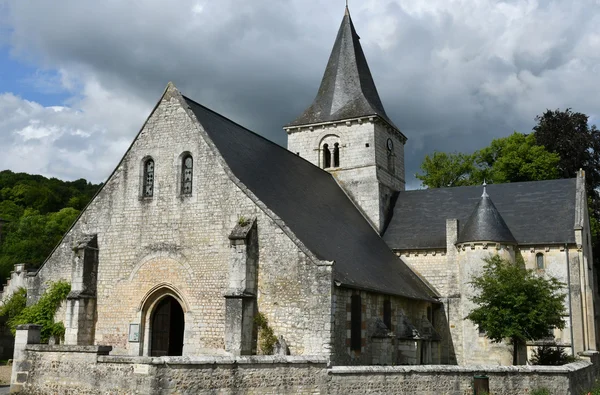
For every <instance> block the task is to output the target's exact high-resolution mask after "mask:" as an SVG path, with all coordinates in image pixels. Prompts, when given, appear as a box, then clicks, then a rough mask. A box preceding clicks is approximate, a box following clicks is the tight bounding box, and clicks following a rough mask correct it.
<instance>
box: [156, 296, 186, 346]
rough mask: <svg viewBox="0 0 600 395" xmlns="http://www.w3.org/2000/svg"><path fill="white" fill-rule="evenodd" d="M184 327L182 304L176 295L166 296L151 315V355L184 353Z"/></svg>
mask: <svg viewBox="0 0 600 395" xmlns="http://www.w3.org/2000/svg"><path fill="white" fill-rule="evenodd" d="M184 328H185V319H184V315H183V309H182V308H181V305H180V304H179V302H178V301H177V300H176V299H175V298H174V297H172V296H165V297H164V298H163V299H161V300H160V302H158V304H157V305H156V307H155V308H154V311H153V312H152V315H151V317H150V355H151V356H153V357H161V356H165V355H170V356H177V355H182V351H183V331H184Z"/></svg>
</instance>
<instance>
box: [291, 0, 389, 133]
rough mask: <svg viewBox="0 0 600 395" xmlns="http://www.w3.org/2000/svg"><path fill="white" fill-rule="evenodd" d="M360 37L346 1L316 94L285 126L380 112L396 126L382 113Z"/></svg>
mask: <svg viewBox="0 0 600 395" xmlns="http://www.w3.org/2000/svg"><path fill="white" fill-rule="evenodd" d="M359 40H360V37H359V36H358V34H357V33H356V30H355V29H354V24H353V23H352V18H350V11H349V10H348V5H346V10H345V14H344V18H343V19H342V24H341V25H340V29H339V31H338V34H337V38H336V40H335V44H334V45H333V50H332V51H331V55H330V57H329V62H328V63H327V68H326V69H325V74H324V75H323V79H322V81H321V86H320V88H319V92H318V93H317V97H316V98H315V100H314V102H313V103H312V105H311V106H310V107H309V108H308V109H306V111H304V113H303V114H302V115H301V116H299V117H298V118H297V119H296V120H295V121H293V122H292V123H290V124H289V125H287V126H299V125H310V124H315V123H323V122H331V121H338V120H343V119H350V118H358V117H362V116H369V115H379V116H380V117H381V118H383V119H384V120H385V121H386V122H388V123H389V124H390V125H392V126H394V127H395V128H396V126H395V125H394V124H393V123H392V122H391V121H390V119H389V118H388V116H387V114H386V113H385V110H384V108H383V104H382V103H381V99H380V98H379V94H378V93H377V88H376V87H375V82H374V81H373V77H372V76H371V71H370V70H369V65H368V64H367V59H366V58H365V54H364V53H363V50H362V47H361V45H360V42H359ZM396 129H397V128H396Z"/></svg>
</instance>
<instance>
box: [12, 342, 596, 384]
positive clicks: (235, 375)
mask: <svg viewBox="0 0 600 395" xmlns="http://www.w3.org/2000/svg"><path fill="white" fill-rule="evenodd" d="M91 351H92V350H87V349H85V350H84V349H83V348H82V349H81V350H78V349H77V347H72V348H68V347H64V346H62V347H61V346H39V345H37V346H36V345H30V346H28V347H27V348H26V349H25V351H24V359H23V364H21V365H20V366H21V367H22V368H23V369H25V368H26V370H21V371H19V372H18V373H17V376H18V378H19V379H18V382H15V384H16V385H15V386H14V388H15V389H16V388H20V389H21V393H23V394H38V395H41V394H55V393H77V394H84V395H92V394H94V395H95V394H105V393H111V394H130V393H143V394H215V393H219V394H225V393H235V394H282V393H294V394H343V395H346V394H364V393H377V394H392V393H393V394H405V395H409V394H410V395H466V394H472V393H473V376H475V375H481V374H485V375H486V376H488V377H489V386H490V392H491V393H493V394H495V395H522V394H526V393H529V392H531V391H532V390H534V389H539V388H546V389H548V390H549V391H550V394H553V395H580V394H582V393H584V391H589V390H590V389H591V387H592V386H593V384H594V381H595V379H596V378H597V376H598V367H597V361H596V363H595V364H592V363H590V362H587V361H578V362H575V363H572V364H569V365H565V366H526V367H514V366H513V367H502V366H490V365H488V366H485V365H479V366H470V367H459V366H435V365H431V366H371V367H365V366H333V367H331V368H327V367H326V361H325V360H324V359H323V358H318V357H281V356H280V357H238V358H236V359H232V358H223V357H217V358H215V357H212V358H208V357H204V358H186V357H160V358H149V357H118V356H101V355H97V354H96V353H93V352H91ZM595 359H597V358H594V359H593V360H595Z"/></svg>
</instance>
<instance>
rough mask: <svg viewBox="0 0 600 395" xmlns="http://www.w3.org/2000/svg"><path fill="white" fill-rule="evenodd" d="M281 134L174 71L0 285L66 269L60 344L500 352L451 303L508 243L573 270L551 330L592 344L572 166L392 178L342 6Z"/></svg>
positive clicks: (31, 291)
mask: <svg viewBox="0 0 600 395" xmlns="http://www.w3.org/2000/svg"><path fill="white" fill-rule="evenodd" d="M284 129H285V131H286V133H287V134H288V149H285V148H282V147H280V146H278V145H276V144H274V143H272V142H270V141H268V140H266V139H264V138H263V137H261V136H259V135H257V134H255V133H253V132H251V131H249V130H247V129H245V128H244V127H242V126H240V125H238V124H236V123H234V122H233V121H231V120H229V119H227V118H225V117H223V116H222V115H220V114H217V113H215V112H213V111H211V110H210V109H208V108H206V107H204V106H202V105H201V104H199V103H196V102H195V101H193V100H192V99H190V98H187V97H185V96H184V95H182V94H181V93H180V92H179V91H178V90H177V89H176V88H175V86H174V85H173V84H169V85H168V86H167V88H166V90H165V92H164V94H163V96H162V97H161V98H160V100H159V101H158V103H157V105H156V106H155V108H154V109H153V111H152V112H151V114H150V116H149V117H148V119H147V120H146V122H145V124H144V125H143V126H142V128H141V130H140V132H139V133H138V135H137V136H136V138H135V139H134V141H133V142H132V144H131V146H130V147H129V149H128V151H127V152H126V154H125V155H124V157H123V158H122V160H121V161H120V163H119V164H118V165H117V167H116V169H115V170H114V172H113V173H112V174H111V176H110V177H109V178H108V180H107V181H106V183H105V184H104V185H103V187H102V189H101V190H100V191H99V192H98V194H97V195H96V196H95V197H94V199H93V200H92V201H91V203H90V204H89V205H88V206H87V207H86V208H85V209H84V210H83V212H82V213H81V215H80V217H79V218H78V220H77V221H76V222H75V224H74V225H73V226H72V228H71V229H70V230H69V231H68V232H67V234H66V235H65V236H64V238H63V240H62V241H61V242H60V244H59V245H58V246H57V247H56V249H55V250H54V251H53V253H52V254H51V255H50V256H49V257H48V259H47V260H46V262H45V263H44V264H43V266H42V267H41V268H40V269H39V270H38V271H37V272H35V273H29V274H28V273H26V272H24V271H16V272H15V273H13V276H12V279H11V280H10V283H9V284H8V286H6V287H5V289H4V293H3V296H2V297H3V298H6V297H8V296H9V295H10V294H11V292H12V291H14V289H16V287H18V286H25V287H26V288H27V290H28V299H29V301H30V302H34V301H35V300H37V299H38V298H39V297H40V296H41V295H42V293H43V292H44V291H45V290H46V289H47V288H48V285H49V284H50V283H51V282H53V281H57V280H61V279H63V280H67V281H69V282H70V283H71V293H70V294H69V297H68V298H67V301H66V304H65V306H64V308H62V309H61V310H59V312H58V313H57V319H59V320H61V321H63V322H64V324H65V328H66V334H65V339H64V343H65V344H67V345H68V344H72V345H110V346H112V352H111V353H112V354H113V355H128V356H172V355H183V356H197V355H211V356H219V355H222V356H239V355H254V354H261V353H270V352H272V351H271V348H270V347H267V346H265V344H264V341H263V340H264V339H265V338H266V335H265V331H264V329H265V328H268V332H271V333H272V335H273V336H275V337H276V339H277V342H276V343H273V342H272V344H271V346H275V348H276V349H277V350H278V352H280V353H283V354H291V355H315V356H321V357H326V358H328V359H329V360H330V361H331V363H333V364H360V365H371V364H381V365H392V364H462V365H466V364H474V363H477V364H486V363H488V364H510V363H511V362H512V357H511V349H510V346H509V345H507V344H504V343H501V344H492V343H490V342H489V341H488V340H487V339H486V338H485V334H482V333H479V332H478V330H477V328H476V327H475V326H474V325H472V324H471V323H470V322H469V321H466V320H464V317H465V316H466V315H467V314H468V311H469V309H470V308H472V307H473V306H472V305H470V301H469V297H470V296H472V293H473V290H472V288H471V286H470V284H469V281H470V278H471V277H472V276H473V275H474V274H476V273H478V272H479V271H480V270H481V268H482V267H483V264H484V262H483V259H484V258H486V257H488V256H490V254H500V255H501V256H504V257H507V258H509V259H512V260H514V259H515V258H516V256H518V255H520V256H522V257H523V258H524V260H525V262H526V263H527V265H528V266H529V267H531V268H535V269H536V270H538V271H539V273H540V275H545V274H549V275H552V276H555V277H557V278H559V279H560V280H561V281H564V282H565V283H566V284H568V285H567V289H568V291H569V299H568V300H569V305H568V311H569V317H565V320H567V322H568V323H567V328H566V329H565V330H563V331H557V332H556V333H555V334H554V337H555V338H556V339H558V342H559V343H560V344H561V345H562V346H564V347H569V348H570V349H572V350H573V351H584V350H589V349H597V336H596V333H597V326H596V316H595V314H594V311H595V310H594V308H595V304H596V303H597V291H596V288H595V284H596V282H595V273H594V272H593V270H592V265H591V262H592V256H591V244H590V233H589V219H588V214H587V208H586V204H585V202H586V196H585V187H584V178H583V175H580V176H578V177H577V178H576V179H572V180H555V181H542V182H533V183H517V184H507V185H491V186H489V187H488V188H487V191H486V192H484V191H483V190H482V188H480V187H479V188H475V187H466V188H447V189H441V190H425V191H405V190H404V189H405V188H404V186H405V174H404V153H405V151H404V145H405V144H406V143H407V139H406V137H405V136H404V135H403V134H402V132H401V131H400V129H399V128H398V127H397V126H395V124H394V123H393V122H392V121H391V120H390V119H389V117H388V116H387V114H386V113H385V110H384V107H383V104H382V102H381V100H380V98H379V95H378V93H377V89H376V87H375V84H374V82H373V78H372V76H371V73H370V71H369V68H368V65H367V61H366V59H365V56H364V53H363V51H362V48H361V45H360V42H359V38H358V35H357V34H356V31H355V29H354V26H353V23H352V20H351V18H350V15H349V12H348V11H347V10H346V14H345V15H344V18H343V21H342V24H341V27H340V30H339V32H338V36H337V38H336V41H335V44H334V48H333V51H332V54H331V57H330V59H329V62H328V64H327V67H326V71H325V74H324V77H323V81H322V83H321V86H320V88H319V92H318V94H317V96H316V98H315V101H314V102H313V104H312V105H311V106H310V107H309V108H308V109H307V110H306V111H305V112H304V113H303V114H301V115H300V116H299V117H298V118H297V119H296V120H294V121H292V122H291V123H290V124H288V125H286V126H285V127H284ZM482 193H483V196H482ZM261 328H262V329H263V330H262V331H261Z"/></svg>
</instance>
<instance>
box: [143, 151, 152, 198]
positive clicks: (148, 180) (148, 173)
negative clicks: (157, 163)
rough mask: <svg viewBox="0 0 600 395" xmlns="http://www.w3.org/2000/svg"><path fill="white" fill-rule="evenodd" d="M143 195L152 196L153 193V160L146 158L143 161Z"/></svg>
mask: <svg viewBox="0 0 600 395" xmlns="http://www.w3.org/2000/svg"><path fill="white" fill-rule="evenodd" d="M143 182H144V187H143V192H142V193H143V195H144V197H152V196H153V195H154V160H153V159H146V161H145V162H144V180H143Z"/></svg>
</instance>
